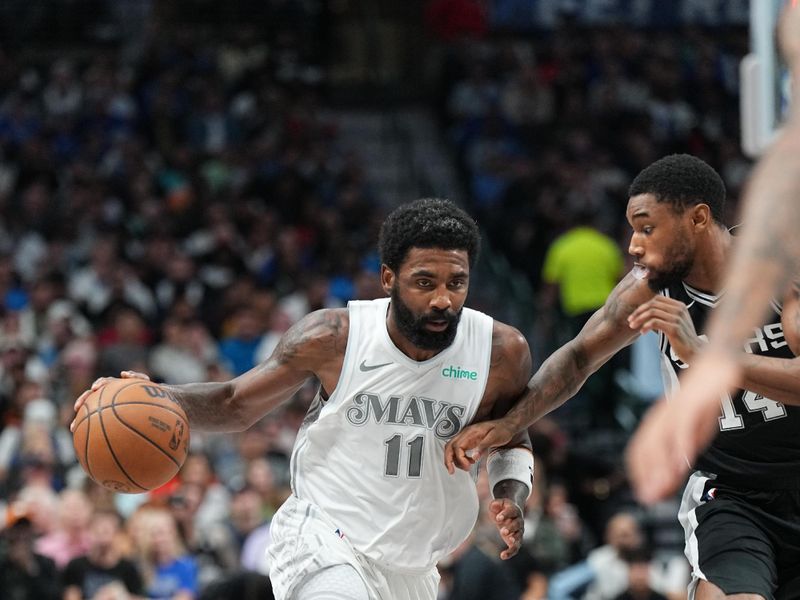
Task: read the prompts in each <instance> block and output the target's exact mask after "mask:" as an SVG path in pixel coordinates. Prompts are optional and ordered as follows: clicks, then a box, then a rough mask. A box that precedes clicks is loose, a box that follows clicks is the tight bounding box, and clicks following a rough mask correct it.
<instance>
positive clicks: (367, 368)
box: [358, 360, 392, 372]
mask: <svg viewBox="0 0 800 600" xmlns="http://www.w3.org/2000/svg"><path fill="white" fill-rule="evenodd" d="M390 364H392V363H390V362H388V363H383V364H380V365H368V364H367V361H365V360H362V361H361V364H360V365H358V368H359V369H361V370H362V371H365V372H366V371H372V370H374V369H380V368H381V367H388V366H389V365H390Z"/></svg>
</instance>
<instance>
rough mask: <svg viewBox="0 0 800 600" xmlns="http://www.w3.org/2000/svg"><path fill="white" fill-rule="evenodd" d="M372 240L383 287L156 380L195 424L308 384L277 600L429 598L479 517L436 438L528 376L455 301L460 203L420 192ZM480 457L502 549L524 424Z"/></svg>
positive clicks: (276, 559)
mask: <svg viewBox="0 0 800 600" xmlns="http://www.w3.org/2000/svg"><path fill="white" fill-rule="evenodd" d="M380 237H381V239H380V251H381V259H382V263H383V265H382V268H381V281H382V284H383V288H384V290H385V291H386V293H387V294H388V295H389V298H383V299H380V300H373V301H362V302H351V303H350V304H349V306H348V308H347V309H330V310H320V311H317V312H314V313H311V314H309V315H308V316H306V317H305V318H303V319H302V320H301V321H299V322H298V323H297V324H295V325H294V326H293V327H292V328H291V329H290V330H289V331H287V332H286V334H284V336H283V337H282V339H281V341H280V342H279V344H278V346H277V348H276V349H275V351H274V352H273V354H272V356H271V357H270V358H269V359H268V360H267V361H266V362H264V363H263V364H261V365H259V366H257V367H255V368H254V369H253V370H251V371H249V372H247V373H245V374H243V375H241V376H240V377H237V378H236V379H233V380H232V381H229V382H225V383H198V384H189V385H182V386H169V387H168V389H169V390H171V391H172V393H173V394H174V396H175V398H176V400H177V401H178V402H179V403H180V404H181V406H182V407H183V408H184V410H185V411H186V414H187V415H188V417H189V421H190V424H191V426H192V427H193V428H196V429H203V430H216V431H236V430H243V429H246V428H247V427H249V426H250V425H252V424H253V423H255V422H256V421H258V420H259V419H260V418H261V417H263V416H264V415H265V414H267V413H268V412H270V411H271V410H273V409H274V408H276V407H277V406H279V405H280V404H281V403H283V402H285V401H286V400H288V399H290V398H291V397H292V395H293V394H294V393H295V392H296V391H297V390H298V389H299V388H300V387H301V386H302V385H303V384H304V383H305V382H306V380H307V379H309V378H310V377H316V378H317V379H318V380H319V382H320V389H319V393H318V395H317V398H316V399H315V400H314V402H313V404H312V406H311V408H310V409H309V413H308V415H307V417H306V420H305V422H304V424H303V426H302V428H301V430H300V432H299V434H298V437H297V441H296V443H295V448H294V451H293V454H292V462H291V471H292V491H293V495H292V496H291V497H290V498H289V500H287V502H286V503H285V504H284V505H283V506H282V507H281V508H280V510H279V511H278V512H277V514H276V515H275V517H274V518H273V520H272V525H271V534H272V540H273V542H272V546H271V547H270V549H269V555H270V556H269V557H270V578H271V580H272V585H273V588H274V591H275V595H276V597H277V598H279V599H291V600H295V599H297V600H321V599H334V598H335V599H352V600H368V599H372V600H375V599H378V600H434V599H435V598H436V595H437V587H438V579H439V577H438V573H437V571H436V563H437V561H438V560H439V559H441V558H442V557H444V556H446V555H447V554H449V553H450V552H451V551H452V550H454V549H455V548H456V547H457V546H458V545H459V544H461V542H462V541H463V540H464V539H465V538H466V537H467V535H468V534H469V533H470V531H471V530H472V527H473V525H474V524H475V520H476V517H477V514H478V499H477V494H476V490H475V484H474V479H473V476H472V475H471V474H470V473H467V472H459V473H458V474H457V475H456V476H455V477H452V476H450V475H448V473H447V471H446V470H445V469H444V468H443V466H442V463H443V456H444V454H443V452H444V445H445V443H446V442H447V440H448V439H450V438H451V437H452V436H453V435H455V434H456V433H458V431H459V430H460V429H461V428H462V427H463V426H465V425H467V424H468V423H471V422H474V421H479V420H482V419H486V418H489V417H490V416H492V415H499V414H503V412H505V409H506V408H507V406H508V405H510V404H511V401H513V400H514V399H515V398H516V397H517V396H519V395H520V394H521V393H522V392H523V391H524V389H525V385H526V383H527V381H528V377H529V376H530V370H531V357H530V350H529V348H528V345H527V343H526V341H525V339H524V338H523V336H522V335H521V334H520V333H519V332H518V331H516V330H515V329H514V328H512V327H510V326H508V325H505V324H503V323H499V322H497V321H493V320H492V318H491V317H489V316H487V315H484V314H482V313H479V312H477V311H474V310H470V309H468V308H464V302H465V301H466V298H467V291H468V288H469V279H470V268H471V266H472V265H473V264H474V262H475V259H476V257H477V253H478V249H479V242H480V240H479V235H478V229H477V227H476V225H475V222H474V221H473V220H472V219H471V218H470V217H469V216H468V215H467V214H466V213H465V212H463V211H462V210H460V209H459V208H457V207H456V206H455V205H454V204H452V203H450V202H448V201H444V200H435V199H425V200H418V201H416V202H412V203H410V204H407V205H404V206H401V207H400V208H398V209H397V210H395V211H394V212H393V213H392V214H390V215H389V217H388V218H387V219H386V221H385V222H384V224H383V227H382V229H381V236H380ZM133 375H139V374H133V373H128V372H126V373H123V377H124V376H133ZM106 381H108V380H107V379H101V380H98V381H97V382H96V383H95V386H94V387H95V388H97V387H99V386H102V385H103V384H104V383H105V382H106ZM86 395H87V394H84V395H82V396H81V398H79V399H78V401H77V402H76V409H77V408H78V407H79V406H80V405H81V404H82V402H83V401H84V399H85V397H86ZM487 464H488V470H489V479H490V486H491V489H492V492H493V494H494V498H495V500H494V502H492V504H491V506H490V511H491V513H492V514H493V515H494V517H495V522H496V524H497V527H498V529H499V531H500V534H501V536H502V538H503V540H504V541H505V543H506V544H507V546H508V547H507V548H506V549H505V550H504V551H503V552H502V553H501V557H502V558H509V557H511V556H513V555H514V554H515V553H516V552H517V550H518V549H519V545H520V543H521V538H522V527H523V525H522V509H521V507H522V506H524V503H525V500H526V498H527V496H528V495H529V493H530V488H531V484H532V473H533V458H532V454H531V451H530V442H529V440H528V438H527V434H523V435H518V436H516V437H515V438H514V439H512V440H511V441H510V442H509V443H508V444H506V445H505V446H504V447H503V448H499V449H495V451H494V452H493V453H492V454H491V455H490V458H489V460H488V461H487Z"/></svg>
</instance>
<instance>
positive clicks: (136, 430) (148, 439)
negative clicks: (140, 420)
mask: <svg viewBox="0 0 800 600" xmlns="http://www.w3.org/2000/svg"><path fill="white" fill-rule="evenodd" d="M115 399H116V398H115ZM129 404H136V403H135V402H126V403H125V404H120V406H128V405H129ZM141 404H150V402H141ZM152 406H161V405H160V404H153V405H152ZM164 408H166V407H164ZM111 410H112V411H113V412H114V416H115V417H117V420H118V421H119V422H120V423H122V424H123V425H124V426H125V427H127V428H128V429H130V430H131V431H132V432H133V433H135V434H136V435H138V436H139V437H141V438H142V439H143V440H147V441H148V442H149V443H150V444H152V445H153V446H155V447H156V448H157V449H158V450H159V451H160V452H161V453H162V454H163V455H164V456H166V457H167V458H168V459H170V460H171V461H172V462H174V463H175V465H176V466H177V467H179V468H180V466H181V463H179V462H178V461H177V460H175V459H174V458H173V457H172V456H171V455H170V454H169V452H167V451H166V450H164V449H163V448H162V447H161V446H159V445H158V444H156V443H155V442H154V441H153V440H151V439H150V438H149V437H147V436H146V435H144V434H143V433H142V432H141V431H139V430H138V429H135V428H134V427H131V426H130V425H129V424H128V423H126V422H125V420H124V419H123V418H122V417H121V416H119V414H118V413H117V405H116V404H115V403H114V400H112V401H111ZM167 410H169V409H167ZM170 412H172V411H170ZM175 414H176V415H178V413H175ZM178 416H180V415H178Z"/></svg>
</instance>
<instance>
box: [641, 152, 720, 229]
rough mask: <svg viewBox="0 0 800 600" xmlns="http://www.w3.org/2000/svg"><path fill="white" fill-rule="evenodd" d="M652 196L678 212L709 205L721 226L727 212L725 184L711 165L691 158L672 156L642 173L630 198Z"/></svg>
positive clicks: (657, 162)
mask: <svg viewBox="0 0 800 600" xmlns="http://www.w3.org/2000/svg"><path fill="white" fill-rule="evenodd" d="M639 194H652V195H653V196H655V199H656V200H657V201H658V202H668V203H670V204H672V205H673V207H674V208H675V210H676V211H683V210H685V209H686V208H687V207H689V206H692V205H697V204H708V207H709V208H710V209H711V216H712V217H713V219H714V220H715V221H716V222H717V223H718V224H720V225H722V224H723V219H724V212H725V184H724V183H723V181H722V178H721V177H720V176H719V173H717V172H716V171H715V170H714V169H713V168H712V167H711V165H709V164H708V163H706V162H705V161H703V160H701V159H699V158H697V157H696V156H692V155H690V154H670V155H669V156H665V157H664V158H662V159H660V160H657V161H656V162H654V163H653V164H652V165H650V166H649V167H646V168H645V169H644V170H642V172H641V173H639V174H638V175H637V176H636V178H635V179H634V180H633V183H631V187H630V188H629V189H628V197H629V198H632V197H633V196H638V195H639Z"/></svg>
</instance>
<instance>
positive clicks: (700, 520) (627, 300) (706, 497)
mask: <svg viewBox="0 0 800 600" xmlns="http://www.w3.org/2000/svg"><path fill="white" fill-rule="evenodd" d="M724 201H725V187H724V184H723V182H722V180H721V178H720V177H719V175H718V174H717V173H716V172H715V171H714V170H713V169H712V168H711V167H710V166H709V165H707V164H706V163H704V162H703V161H702V160H700V159H698V158H695V157H693V156H689V155H685V154H683V155H672V156H668V157H665V158H663V159H661V160H659V161H657V162H655V163H653V164H652V165H650V166H649V167H647V168H646V169H644V170H643V171H642V172H641V173H640V174H639V175H638V176H637V177H636V179H635V180H634V181H633V183H632V185H631V187H630V190H629V201H628V207H627V211H626V216H627V219H628V222H629V223H630V225H631V227H632V228H633V233H632V236H631V241H630V246H629V252H630V254H631V255H632V256H633V257H634V260H635V266H634V269H633V270H632V272H631V273H629V274H628V275H627V276H626V277H625V278H624V279H623V280H622V281H621V282H620V283H619V284H618V285H617V287H616V288H615V289H614V290H613V291H612V293H611V295H610V296H609V298H608V299H607V301H606V303H605V305H604V306H603V307H602V308H601V309H600V310H598V311H597V312H596V313H595V314H594V315H593V316H592V317H591V318H590V319H589V321H588V322H587V324H586V326H585V327H584V328H583V329H582V330H581V332H580V333H579V334H578V335H577V336H576V337H575V339H573V340H572V341H570V342H568V343H567V344H565V345H564V346H562V347H561V348H559V349H558V350H556V351H555V352H554V353H553V354H552V355H551V356H550V357H549V358H548V359H547V360H546V361H545V362H544V364H543V365H542V366H541V367H540V369H539V370H538V371H537V373H536V374H535V375H534V376H533V378H532V379H531V381H530V383H529V384H528V390H527V392H526V393H525V395H524V396H523V397H522V398H520V400H519V401H518V402H517V403H516V405H515V406H514V407H513V408H512V409H511V410H510V411H509V412H508V414H507V415H506V416H505V417H503V418H501V419H497V420H494V421H489V422H484V423H479V424H476V425H472V426H470V427H468V428H466V429H464V430H463V431H462V432H461V433H459V434H458V435H457V436H456V437H454V438H453V439H452V440H451V441H450V442H449V444H448V446H447V448H446V451H445V462H446V464H447V466H448V468H452V466H454V465H455V466H458V467H460V468H468V467H469V466H470V464H471V463H472V462H473V461H474V458H475V457H474V456H472V454H471V452H470V450H473V449H478V450H481V451H482V450H483V449H485V448H489V447H492V446H496V445H498V444H502V443H504V442H505V441H506V440H508V439H510V438H511V436H512V435H513V434H514V433H515V432H516V431H518V430H520V429H524V428H526V427H528V426H529V425H530V424H531V423H533V422H535V421H536V420H537V419H539V418H541V417H542V416H544V415H545V414H547V413H548V412H550V411H551V410H553V409H554V408H556V407H558V406H559V405H560V404H562V403H563V402H564V401H566V400H567V399H568V398H570V397H571V396H572V395H574V394H575V392H577V390H578V389H579V388H580V387H581V386H582V385H583V383H584V382H585V381H586V378H587V377H589V375H591V374H592V373H594V372H595V371H596V370H597V369H598V368H599V367H600V366H601V365H603V364H604V363H605V362H606V361H607V360H608V359H609V358H611V356H613V355H614V354H615V353H616V352H618V351H619V350H620V349H622V348H623V347H625V346H626V345H628V344H630V343H632V342H633V341H634V340H635V339H636V338H637V337H638V336H639V335H640V334H642V333H646V332H648V331H657V332H659V334H660V336H661V349H662V352H663V354H662V366H663V374H664V377H665V383H666V384H667V386H670V385H674V384H676V383H677V379H678V378H677V374H678V373H679V372H681V371H682V370H683V369H688V368H691V364H692V359H693V357H694V356H695V354H696V353H697V351H698V350H699V349H700V348H701V347H702V345H703V344H704V343H705V341H704V338H703V335H702V333H703V325H704V321H705V317H706V314H707V311H708V310H709V309H710V308H711V307H712V306H713V305H714V303H715V302H716V300H717V298H718V296H719V294H720V293H721V292H720V289H719V286H720V282H721V280H722V276H723V273H724V265H725V261H726V258H727V256H728V254H729V252H730V249H731V245H732V244H733V236H732V235H731V233H730V231H729V230H728V229H727V227H726V226H725V225H724V224H723V212H724ZM792 306H794V307H796V306H797V303H796V302H793V303H792ZM773 308H774V313H773V314H772V315H771V316H770V319H768V320H767V322H766V323H765V324H764V325H763V326H762V327H760V328H759V329H757V330H755V331H754V332H753V337H752V338H751V339H750V340H748V342H747V350H748V352H749V354H748V356H747V360H746V361H745V363H746V364H745V372H744V381H743V389H742V390H739V391H738V392H736V393H735V394H733V395H732V396H731V397H725V398H723V399H721V411H720V418H719V426H720V435H719V436H718V437H717V439H716V441H715V442H714V444H713V445H712V446H711V447H710V448H709V450H708V451H707V452H706V453H705V454H704V455H703V456H702V457H701V458H700V459H699V460H698V461H697V462H696V464H695V465H694V467H695V469H696V470H695V472H694V474H693V475H692V477H691V478H690V480H689V483H688V486H687V488H686V492H685V493H684V498H683V502H682V506H681V514H680V520H681V523H682V524H683V526H684V529H685V533H686V556H687V558H688V559H689V561H690V562H691V565H692V575H693V581H692V584H691V585H690V598H692V599H694V600H709V599H711V598H713V599H717V598H723V597H727V596H732V595H736V598H737V599H746V600H753V599H758V598H762V599H763V600H772V599H773V598H777V599H778V600H788V599H789V598H795V599H796V598H800V408H798V406H800V361H798V360H796V359H795V358H794V357H795V353H794V352H793V351H792V350H791V349H790V348H789V345H788V344H787V341H786V337H785V335H784V328H788V327H795V326H796V325H795V323H796V316H797V315H795V314H791V315H790V314H788V312H790V311H788V310H787V311H783V310H782V308H781V305H780V304H778V303H775V305H774V307H773ZM793 333H795V335H794V336H792V338H793V339H796V337H797V336H796V334H797V333H798V332H797V331H794V332H793Z"/></svg>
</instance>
